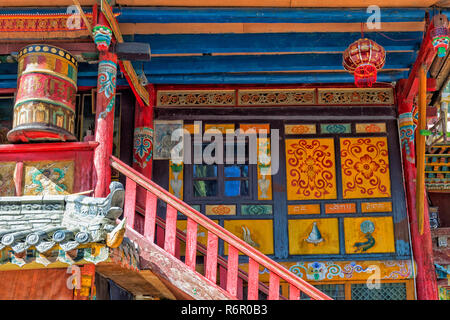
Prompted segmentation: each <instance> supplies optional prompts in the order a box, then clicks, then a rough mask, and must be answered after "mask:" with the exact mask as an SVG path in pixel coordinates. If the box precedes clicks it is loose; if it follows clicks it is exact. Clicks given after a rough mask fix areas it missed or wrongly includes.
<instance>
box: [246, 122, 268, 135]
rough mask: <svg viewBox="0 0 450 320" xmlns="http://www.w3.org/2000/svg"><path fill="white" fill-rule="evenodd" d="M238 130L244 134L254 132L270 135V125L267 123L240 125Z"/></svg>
mask: <svg viewBox="0 0 450 320" xmlns="http://www.w3.org/2000/svg"><path fill="white" fill-rule="evenodd" d="M239 128H240V129H241V130H242V131H244V132H250V131H255V132H256V133H265V134H270V124H268V123H249V124H244V123H241V124H240V125H239Z"/></svg>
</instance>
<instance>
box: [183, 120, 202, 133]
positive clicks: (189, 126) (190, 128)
mask: <svg viewBox="0 0 450 320" xmlns="http://www.w3.org/2000/svg"><path fill="white" fill-rule="evenodd" d="M184 129H185V130H187V131H188V132H189V133H190V134H196V133H200V126H199V125H195V124H192V123H189V124H185V125H184Z"/></svg>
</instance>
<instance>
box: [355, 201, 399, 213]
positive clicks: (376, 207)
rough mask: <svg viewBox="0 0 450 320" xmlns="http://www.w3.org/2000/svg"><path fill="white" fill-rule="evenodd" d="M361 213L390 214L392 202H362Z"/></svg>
mask: <svg viewBox="0 0 450 320" xmlns="http://www.w3.org/2000/svg"><path fill="white" fill-rule="evenodd" d="M361 211H362V212H391V211H392V202H390V201H389V202H363V203H361Z"/></svg>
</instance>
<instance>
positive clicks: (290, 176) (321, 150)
mask: <svg viewBox="0 0 450 320" xmlns="http://www.w3.org/2000/svg"><path fill="white" fill-rule="evenodd" d="M334 156H335V153H334V140H333V139H331V138H323V139H286V175H287V193H288V194H287V198H288V200H317V199H336V196H337V194H336V174H335V171H336V169H335V163H334V161H335V159H334V158H335V157H334Z"/></svg>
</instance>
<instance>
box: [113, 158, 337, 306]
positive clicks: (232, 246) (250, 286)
mask: <svg viewBox="0 0 450 320" xmlns="http://www.w3.org/2000/svg"><path fill="white" fill-rule="evenodd" d="M110 164H111V167H112V168H114V169H116V170H117V171H119V172H120V173H122V174H123V175H124V176H125V177H126V186H125V204H124V217H126V218H127V224H128V225H129V226H130V227H131V228H133V229H134V224H135V220H136V189H137V186H138V185H139V186H140V187H142V188H144V189H146V201H145V215H144V228H143V229H144V230H143V236H144V237H145V238H146V239H147V240H148V241H151V242H154V240H155V232H156V227H157V222H158V221H160V219H159V217H157V214H156V211H157V203H158V199H159V200H161V201H163V202H165V203H166V218H165V230H164V241H163V242H164V243H163V249H164V250H165V251H166V252H168V253H169V254H171V255H173V256H174V257H175V256H176V253H175V251H176V242H177V227H176V223H177V216H178V212H180V213H181V214H182V215H184V216H186V219H187V229H186V249H185V260H184V263H185V264H186V265H187V267H188V268H190V269H191V270H193V271H195V270H196V262H197V248H198V245H197V232H198V231H197V228H198V226H199V225H200V226H202V227H203V228H205V229H206V230H207V231H208V232H207V233H208V237H207V238H208V242H207V247H206V261H205V274H204V277H206V278H207V279H208V280H210V281H212V282H213V283H216V282H217V269H218V263H219V265H220V264H222V263H223V259H224V258H223V257H220V256H218V248H219V239H221V240H223V241H224V243H226V244H227V245H228V259H227V266H226V286H225V288H224V289H225V290H226V291H227V292H228V293H229V294H231V295H232V296H234V297H236V298H237V297H238V276H239V274H240V272H239V266H238V263H239V252H241V253H242V254H244V255H246V256H247V257H248V281H247V298H248V300H258V298H259V290H260V284H259V268H260V266H262V267H263V268H265V269H267V270H268V271H269V288H268V297H267V298H268V299H269V300H279V299H280V298H282V297H280V280H284V281H285V282H286V283H288V285H289V299H290V300H298V299H299V298H300V292H303V293H304V294H306V295H307V296H309V297H310V298H311V299H313V300H331V298H330V297H328V296H327V295H326V294H324V293H323V292H321V291H320V290H318V289H317V288H315V287H314V286H312V285H310V284H309V283H307V282H306V281H304V280H303V279H300V278H299V277H297V276H296V275H294V274H293V273H291V272H290V271H288V270H287V269H286V268H284V267H283V266H282V265H280V264H279V263H277V262H275V261H273V260H272V259H270V258H269V257H267V256H266V255H264V254H262V253H261V252H260V251H258V250H256V249H255V248H253V247H252V246H250V245H249V244H247V243H246V242H245V241H243V240H241V239H239V238H238V237H237V236H235V235H234V234H232V233H231V232H230V231H228V230H226V229H224V228H222V227H221V226H219V225H218V224H216V223H215V222H214V221H212V220H211V219H209V218H207V217H206V216H205V215H203V214H201V213H200V212H198V211H197V210H195V209H193V208H192V207H190V206H189V205H188V204H187V203H185V202H183V201H181V200H180V199H178V198H176V197H175V196H174V195H172V194H171V193H169V192H168V191H167V190H165V189H164V188H162V187H161V186H159V185H157V184H156V183H154V182H153V181H151V180H150V179H148V178H146V177H144V176H143V175H142V174H140V173H139V172H137V171H136V170H134V169H132V168H131V167H129V166H128V165H126V164H125V163H123V162H122V161H120V160H119V159H117V158H116V157H114V156H111V159H110ZM264 291H265V290H264Z"/></svg>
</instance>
